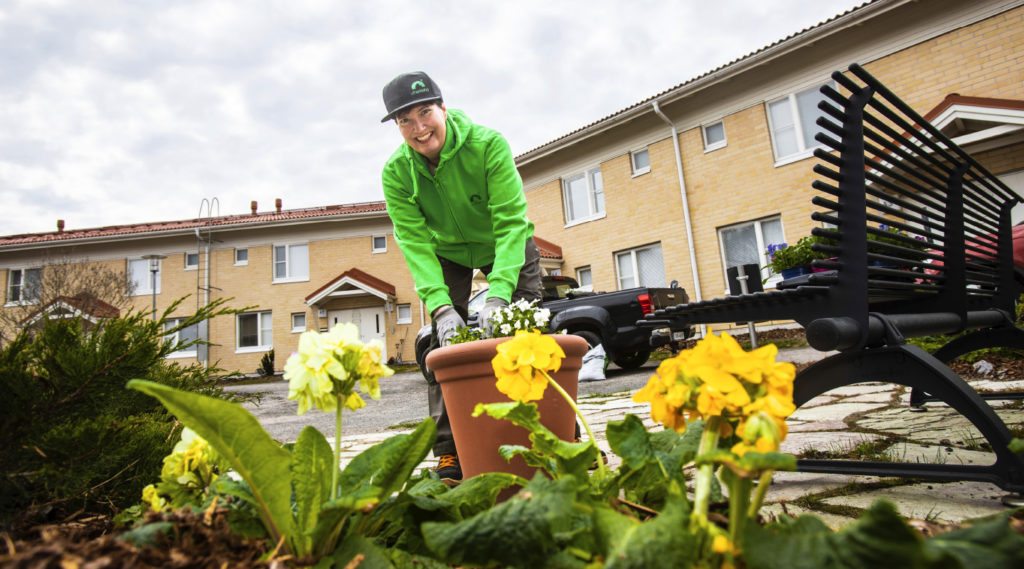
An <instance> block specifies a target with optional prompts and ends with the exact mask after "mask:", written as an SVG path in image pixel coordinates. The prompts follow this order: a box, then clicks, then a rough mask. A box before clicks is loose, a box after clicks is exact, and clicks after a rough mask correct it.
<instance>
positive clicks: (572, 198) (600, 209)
mask: <svg viewBox="0 0 1024 569" xmlns="http://www.w3.org/2000/svg"><path fill="white" fill-rule="evenodd" d="M562 203H563V204H564V205H565V223H566V224H567V225H568V224H574V223H581V222H584V221H590V220H591V219H597V218H599V217H604V184H603V183H602V181H601V168H594V169H592V170H587V171H586V172H582V173H580V174H576V175H575V176H570V177H569V178H566V179H565V180H563V181H562Z"/></svg>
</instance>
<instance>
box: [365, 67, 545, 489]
mask: <svg viewBox="0 0 1024 569" xmlns="http://www.w3.org/2000/svg"><path fill="white" fill-rule="evenodd" d="M383 94H384V106H385V107H386V109H387V113H388V114H387V116H385V117H384V118H383V119H382V120H381V122H387V121H388V120H394V121H395V123H396V124H397V125H398V130H399V132H400V133H401V135H402V138H403V139H404V141H405V142H404V143H403V144H402V145H401V146H399V147H398V150H396V151H395V152H394V154H392V155H391V158H389V159H388V161H387V163H386V164H385V165H384V171H383V174H382V179H383V184H384V199H385V201H386V202H387V209H388V215H389V216H390V217H391V221H392V223H393V224H394V227H395V241H397V242H398V247H399V248H400V249H401V250H402V254H403V255H404V256H405V262H406V264H407V265H408V266H409V271H410V272H411V273H412V277H413V281H414V283H415V286H416V294H417V295H419V297H420V299H421V300H422V301H423V303H424V305H426V308H427V311H428V312H430V315H431V319H432V323H433V327H434V331H435V333H436V335H437V341H438V343H439V344H440V345H442V346H443V345H446V344H448V343H449V342H450V340H451V338H452V336H453V335H454V334H455V329H456V328H458V327H460V326H465V325H466V324H465V322H466V319H467V318H468V316H469V315H468V307H467V305H468V303H469V293H470V288H471V285H472V279H473V271H474V269H480V270H481V271H483V273H484V274H485V275H486V276H487V283H488V286H489V290H488V293H487V299H486V301H485V303H484V307H483V308H482V309H481V310H480V311H479V315H478V317H479V320H478V321H479V322H480V325H481V327H484V328H485V329H486V327H487V324H488V317H489V316H490V314H491V313H493V312H494V311H495V310H497V309H500V308H502V307H504V306H508V304H509V302H510V301H512V300H519V299H525V300H527V301H530V300H540V297H541V281H540V255H539V254H538V252H537V247H536V245H535V244H534V242H533V224H532V223H531V222H530V220H529V219H527V217H526V197H525V196H524V195H523V183H522V180H521V179H520V177H519V173H518V172H517V171H516V166H515V161H514V160H513V158H512V151H511V149H510V148H509V145H508V142H507V141H506V140H505V138H504V137H503V136H502V135H501V134H499V133H498V132H497V131H494V130H491V129H489V128H486V127H483V126H480V125H477V124H474V123H473V122H472V121H470V120H469V118H468V117H467V116H466V114H465V113H463V112H462V111H458V110H455V109H450V110H449V109H447V108H446V107H445V105H444V102H443V100H442V98H441V90H440V89H439V88H438V87H437V84H436V83H434V81H433V80H432V79H431V78H430V77H429V76H427V74H426V73H423V72H413V73H404V74H402V75H399V76H398V77H396V78H394V79H393V80H391V82H389V83H388V84H387V85H386V86H385V87H384V93H383ZM486 331H487V332H488V333H489V332H490V330H486ZM428 407H429V410H430V416H431V417H432V418H433V419H434V420H435V421H436V423H437V431H438V432H437V442H436V444H435V445H434V456H436V457H438V459H439V460H438V464H439V467H438V474H439V475H440V476H441V477H442V478H451V479H455V480H460V479H461V478H462V469H461V468H460V467H459V462H458V453H457V452H456V449H455V441H454V440H453V439H452V434H451V426H450V425H449V423H448V415H447V413H446V412H445V408H444V399H443V398H442V396H441V388H440V386H438V385H436V384H432V385H429V386H428Z"/></svg>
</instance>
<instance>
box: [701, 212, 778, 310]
mask: <svg viewBox="0 0 1024 569" xmlns="http://www.w3.org/2000/svg"><path fill="white" fill-rule="evenodd" d="M769 221H778V222H779V227H780V228H781V229H783V235H785V231H784V230H785V228H783V227H782V216H781V215H770V216H768V217H762V218H760V219H755V220H752V221H744V222H741V223H732V224H729V225H723V226H722V227H719V228H718V229H716V230H715V234H716V235H717V237H718V255H719V259H720V260H721V262H722V274H723V275H724V276H725V282H726V283H727V284H726V286H727V287H728V282H729V274H728V267H726V256H725V240H724V239H722V231H725V230H727V229H735V228H737V227H742V226H744V225H753V226H754V240H755V243H756V245H755V247H756V249H755V250H756V251H757V266H758V267H761V280H762V281H764V288H768V287H773V286H775V284H776V283H778V282H779V281H781V280H782V276H780V275H777V274H775V273H772V270H771V269H770V268H768V254H767V249H768V245H770V243H766V242H765V238H764V229H763V224H764V223H766V222H769ZM765 279H767V280H765ZM725 294H729V291H728V289H726V291H725Z"/></svg>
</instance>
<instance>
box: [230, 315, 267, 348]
mask: <svg viewBox="0 0 1024 569" xmlns="http://www.w3.org/2000/svg"><path fill="white" fill-rule="evenodd" d="M249 316H255V317H256V344H257V345H255V346H243V345H242V318H244V317H249ZM272 349H274V319H273V313H272V312H271V311H269V310H260V311H256V312H243V313H242V314H239V315H237V316H235V353H236V354H246V353H253V352H269V351H270V350H272Z"/></svg>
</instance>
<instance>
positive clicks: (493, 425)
mask: <svg viewBox="0 0 1024 569" xmlns="http://www.w3.org/2000/svg"><path fill="white" fill-rule="evenodd" d="M552 336H553V337H554V338H555V341H557V342H558V345H559V346H561V348H562V351H564V352H565V358H564V359H563V360H562V366H561V368H560V369H559V371H558V372H557V373H555V374H552V378H553V379H554V380H555V381H557V382H558V384H559V385H561V386H562V388H563V389H565V391H566V392H567V393H568V394H569V395H571V396H572V398H573V399H574V400H575V399H576V386H577V377H578V375H579V371H580V366H581V365H582V362H583V355H584V354H585V353H586V352H587V342H586V340H584V339H583V338H581V337H579V336H574V335H571V334H553V335H552ZM508 339H509V338H491V339H487V340H477V341H475V342H467V343H464V344H456V345H453V346H446V347H444V348H439V349H436V350H434V351H432V352H430V354H428V355H427V359H426V364H427V367H428V368H430V369H431V370H433V372H434V376H435V377H436V378H437V382H438V383H439V384H441V392H442V393H443V394H444V404H445V408H446V409H447V410H448V420H449V421H450V423H451V426H452V435H453V436H454V437H455V446H456V447H457V448H458V453H459V463H460V465H461V466H462V475H463V479H466V478H470V477H472V476H475V475H477V474H480V473H482V472H510V473H513V474H517V475H519V476H522V477H523V478H526V479H527V480H529V479H531V478H533V475H534V473H535V471H536V470H537V469H536V468H531V467H529V466H527V465H526V462H525V461H524V460H523V459H522V458H521V457H518V456H517V457H515V458H514V459H512V461H511V462H506V461H505V459H504V458H502V457H501V455H500V454H498V448H499V447H500V446H501V445H522V446H525V447H527V448H529V447H530V438H529V432H528V431H527V430H526V429H524V428H522V427H519V426H516V425H514V424H513V423H512V422H510V421H505V420H498V419H494V418H491V417H490V416H487V415H481V416H479V417H473V409H475V408H476V405H477V403H501V402H507V401H510V399H509V398H508V396H506V395H505V394H503V393H502V392H500V391H498V388H497V387H496V386H495V383H496V382H497V379H496V378H495V376H494V369H493V368H492V367H491V359H493V358H494V356H495V355H496V354H497V346H498V344H500V343H502V342H505V341H507V340H508ZM535 403H536V404H537V409H538V411H539V412H540V421H541V423H542V424H543V425H544V426H545V427H547V428H548V429H550V430H551V431H552V432H553V433H555V434H556V435H558V437H559V438H561V439H563V440H567V441H571V440H573V434H574V431H575V426H576V415H575V413H574V412H573V410H572V407H570V406H569V404H568V403H566V402H565V400H564V399H563V398H562V396H561V395H559V394H558V392H557V391H555V390H554V389H553V388H551V387H550V386H548V388H547V389H546V390H545V391H544V398H543V399H541V400H540V401H535ZM506 497H507V496H506Z"/></svg>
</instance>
